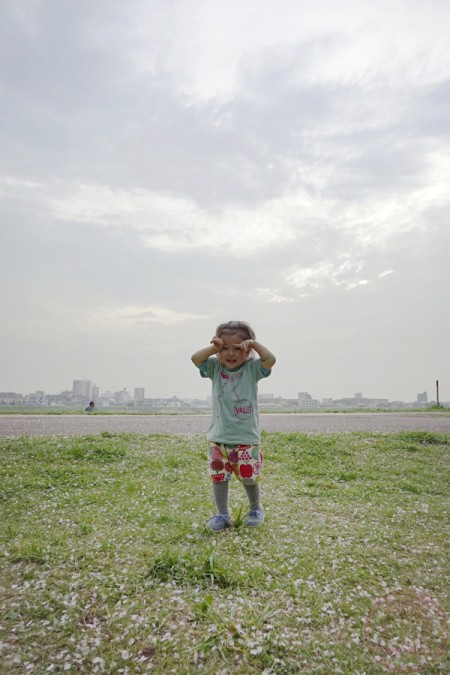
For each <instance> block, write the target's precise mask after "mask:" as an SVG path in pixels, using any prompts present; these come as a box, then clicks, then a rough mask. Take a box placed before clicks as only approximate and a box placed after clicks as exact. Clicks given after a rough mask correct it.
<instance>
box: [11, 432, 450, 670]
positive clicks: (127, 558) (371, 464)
mask: <svg viewBox="0 0 450 675" xmlns="http://www.w3.org/2000/svg"><path fill="white" fill-rule="evenodd" d="M263 447H264V452H265V459H266V466H265V479H264V482H263V493H264V503H265V507H266V513H267V518H266V522H265V524H264V526H263V527H262V528H260V529H256V530H249V529H248V528H246V527H245V526H243V525H242V516H243V512H244V511H245V504H244V497H243V490H242V487H241V486H240V485H239V484H238V483H237V482H235V481H234V482H233V483H232V489H231V504H232V508H233V515H234V525H233V527H231V528H229V529H228V530H227V531H225V532H222V533H217V534H215V533H212V532H210V531H208V530H207V529H206V528H205V522H206V521H207V519H208V517H209V516H210V515H211V513H212V505H211V497H210V485H209V483H208V481H207V479H206V478H205V472H204V451H205V441H204V439H203V437H189V438H188V437H185V438H183V437H174V436H164V435H150V436H140V435H133V434H118V435H112V434H109V433H104V434H102V435H101V436H84V437H56V436H55V437H47V438H29V437H22V438H19V439H0V453H1V465H0V466H1V468H0V498H1V502H0V503H1V508H2V518H1V526H0V527H1V536H2V540H1V550H0V554H1V557H0V570H1V579H2V581H1V587H2V588H1V595H2V598H1V601H0V615H1V620H0V646H1V650H0V663H1V665H0V672H1V673H5V674H6V673H8V675H10V674H14V673H25V672H32V673H46V672H63V671H64V672H65V671H69V672H70V671H71V672H86V673H94V672H103V673H144V672H147V671H153V672H158V673H169V672H175V673H193V672H197V671H200V672H204V673H230V674H231V673H266V674H268V673H297V672H303V673H324V674H325V673H326V674H329V673H366V674H368V675H369V674H374V673H381V672H383V670H382V664H383V663H384V664H386V663H387V665H392V666H393V667H396V668H404V667H405V665H406V667H407V668H410V667H413V668H415V667H417V664H418V663H420V660H421V659H422V661H423V662H424V664H425V665H426V666H427V667H428V666H430V667H429V668H428V670H426V672H427V673H428V672H429V673H444V672H449V671H450V658H449V655H448V652H447V653H444V654H443V655H440V653H439V649H440V648H442V639H443V622H442V618H441V619H440V620H439V618H436V617H437V615H436V613H435V614H433V611H432V609H431V610H430V608H429V607H428V610H427V611H428V615H427V616H428V619H427V620H425V621H424V617H423V616H422V617H421V616H420V611H419V610H418V608H417V606H416V605H414V603H413V605H412V606H411V607H410V608H408V607H407V608H406V609H405V608H403V609H402V613H401V614H399V615H398V616H394V617H391V618H389V617H388V618H386V616H381V618H380V616H377V617H375V619H374V623H373V625H372V624H370V626H369V627H371V633H370V635H367V634H366V633H365V631H364V627H366V630H367V626H368V625H369V624H367V622H366V623H365V620H366V617H367V616H368V613H369V612H370V611H371V607H372V606H373V603H374V601H375V600H376V599H377V598H379V597H380V596H383V595H384V594H385V593H386V592H387V591H393V590H394V589H397V588H401V589H404V590H408V589H410V590H411V589H414V592H416V591H417V589H419V592H421V593H425V594H426V595H430V596H432V597H434V598H436V599H437V600H438V602H439V605H440V606H441V607H442V608H444V610H446V611H447V612H448V611H449V610H450V598H449V591H450V583H449V581H450V578H449V577H450V570H449V557H448V556H449V547H448V524H449V519H448V515H449V514H448V496H449V490H448V473H449V450H450V435H437V434H429V433H425V432H411V433H400V434H395V435H394V434H392V435H378V434H342V435H323V436H308V435H302V434H264V446H263ZM405 597H407V596H405ZM418 612H419V613H418ZM430 612H431V614H430ZM430 616H431V619H430ZM377 622H378V623H377ZM383 622H384V623H383ZM395 633H398V635H396V634H395ZM368 637H369V639H368ZM383 641H384V644H383ZM411 645H413V648H412V647H411ZM432 662H434V663H433V664H432V665H430V664H431V663H432ZM421 672H425V670H421Z"/></svg>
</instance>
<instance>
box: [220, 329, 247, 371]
mask: <svg viewBox="0 0 450 675" xmlns="http://www.w3.org/2000/svg"><path fill="white" fill-rule="evenodd" d="M219 337H220V339H221V340H222V342H223V347H222V349H221V350H220V352H219V358H220V363H221V364H222V365H223V366H225V368H228V369H229V370H231V369H233V368H239V366H242V364H243V363H244V362H245V361H246V360H247V359H248V357H249V354H250V350H249V349H247V350H246V351H244V350H243V349H241V348H240V347H239V345H240V344H241V342H242V341H243V339H244V338H243V337H242V335H239V333H233V334H232V335H229V334H226V335H225V334H222V335H219ZM236 345H238V346H236Z"/></svg>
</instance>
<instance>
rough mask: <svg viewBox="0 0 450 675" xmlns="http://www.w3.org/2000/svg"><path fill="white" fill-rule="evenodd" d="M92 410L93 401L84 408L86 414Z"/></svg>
mask: <svg viewBox="0 0 450 675" xmlns="http://www.w3.org/2000/svg"><path fill="white" fill-rule="evenodd" d="M94 409H95V403H94V401H91V402H90V403H89V405H88V407H87V408H85V411H86V412H93V411H94Z"/></svg>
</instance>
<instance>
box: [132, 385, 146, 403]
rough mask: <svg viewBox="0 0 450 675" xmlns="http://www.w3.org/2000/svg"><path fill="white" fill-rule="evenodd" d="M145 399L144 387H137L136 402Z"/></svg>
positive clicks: (135, 391) (135, 390)
mask: <svg viewBox="0 0 450 675" xmlns="http://www.w3.org/2000/svg"><path fill="white" fill-rule="evenodd" d="M144 398H145V389H144V387H135V389H134V400H135V401H143V400H144Z"/></svg>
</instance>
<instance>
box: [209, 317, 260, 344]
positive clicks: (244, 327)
mask: <svg viewBox="0 0 450 675" xmlns="http://www.w3.org/2000/svg"><path fill="white" fill-rule="evenodd" d="M224 333H225V335H233V333H239V335H240V336H241V337H242V339H243V340H256V335H255V331H254V330H253V328H252V327H251V326H250V325H249V324H248V323H247V322H246V321H227V323H221V324H220V326H217V328H216V335H217V337H220V336H221V335H223V334H224Z"/></svg>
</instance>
